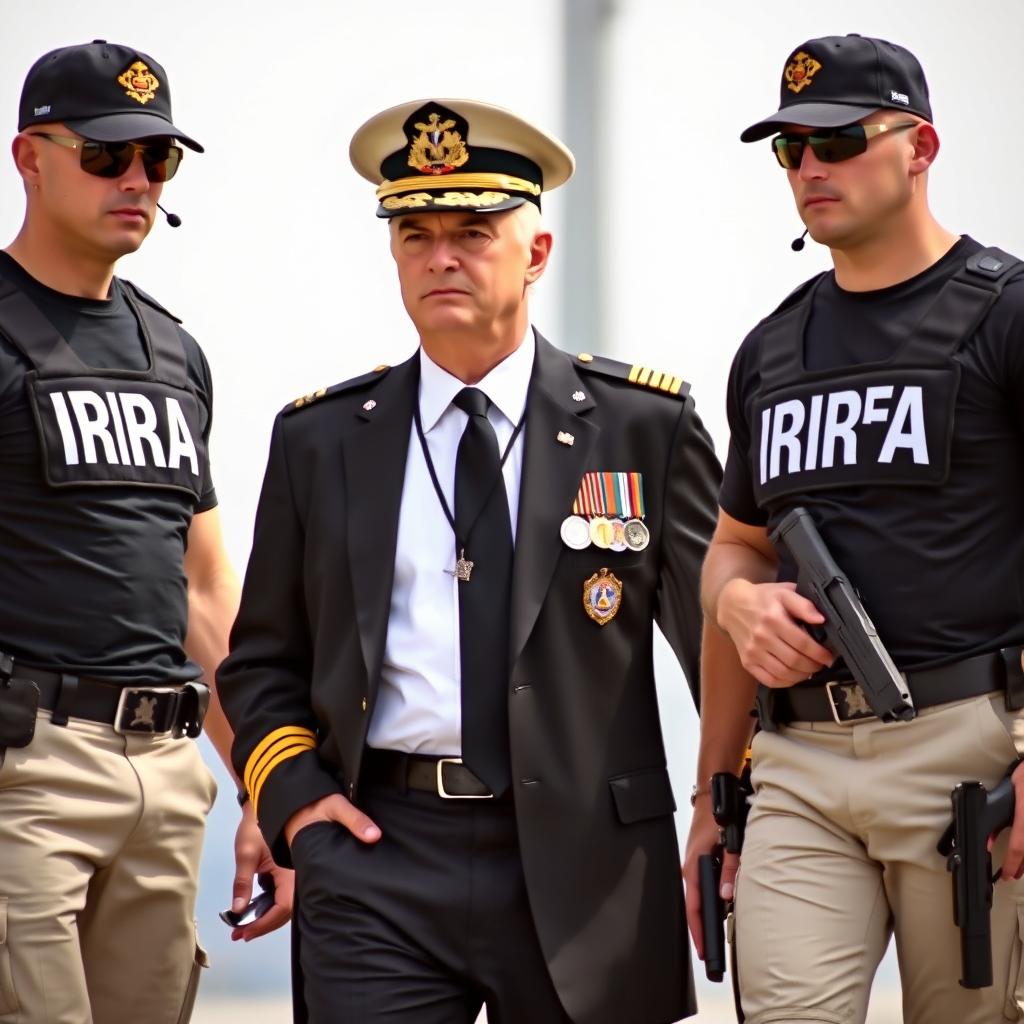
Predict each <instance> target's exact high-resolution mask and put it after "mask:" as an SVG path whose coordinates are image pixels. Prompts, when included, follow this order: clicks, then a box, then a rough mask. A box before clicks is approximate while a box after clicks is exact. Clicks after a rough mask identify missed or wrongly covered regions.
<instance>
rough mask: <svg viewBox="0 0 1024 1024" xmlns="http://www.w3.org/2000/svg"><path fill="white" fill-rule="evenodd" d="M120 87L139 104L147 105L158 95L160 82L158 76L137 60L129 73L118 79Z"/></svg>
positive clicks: (129, 69) (119, 76)
mask: <svg viewBox="0 0 1024 1024" xmlns="http://www.w3.org/2000/svg"><path fill="white" fill-rule="evenodd" d="M117 82H118V85H122V86H124V91H125V92H126V93H127V94H128V95H129V96H130V97H131V98H132V99H133V100H138V102H139V103H141V104H143V105H145V104H147V103H148V102H149V101H150V100H151V99H153V97H154V96H155V95H156V90H157V89H159V88H160V82H159V81H158V80H157V77H156V75H154V74H153V72H152V71H150V70H149V68H148V67H146V65H145V64H144V63H143V62H142V61H141V60H137V61H136V62H135V63H134V64H133V65H132V66H131V67H130V68H128V70H127V71H125V72H124V73H123V74H121V75H118V77H117Z"/></svg>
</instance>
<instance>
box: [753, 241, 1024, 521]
mask: <svg viewBox="0 0 1024 1024" xmlns="http://www.w3.org/2000/svg"><path fill="white" fill-rule="evenodd" d="M1020 267H1021V261H1020V260H1018V259H1016V258H1015V257H1013V256H1009V255H1007V254H1006V253H1004V252H1002V251H1001V250H999V249H983V250H982V251H981V252H978V253H976V254H975V255H974V256H972V257H970V258H969V259H968V260H967V261H966V264H965V266H963V267H962V268H961V269H960V270H958V271H957V273H956V274H954V276H953V277H952V278H951V279H950V280H949V281H947V282H946V284H945V285H944V286H943V288H942V290H941V291H940V292H939V294H938V296H937V297H936V299H935V301H934V302H933V303H932V305H931V306H930V307H929V309H928V311H927V313H925V315H924V317H923V319H922V321H921V323H919V324H918V326H917V327H916V328H915V329H914V331H913V332H912V333H911V335H910V337H909V338H908V339H907V340H906V341H905V342H904V343H903V345H902V346H901V347H900V348H899V349H898V350H897V351H896V352H894V353H893V355H892V356H890V357H889V358H888V359H886V360H884V361H882V362H874V363H861V364H858V365H855V366H847V367H838V368H831V369H827V370H818V371H813V372H812V371H808V370H807V369H806V368H805V367H804V335H805V332H806V328H807V321H808V319H809V317H810V313H811V308H812V305H813V302H814V295H815V293H816V291H817V289H818V287H819V286H820V285H821V282H822V280H823V278H824V275H820V276H819V277H817V278H815V279H813V280H812V281H810V282H808V283H807V284H806V285H804V286H803V287H802V288H801V289H799V290H798V291H797V292H796V293H794V296H792V297H791V299H790V300H788V301H787V302H786V303H784V304H783V306H782V307H781V311H780V312H779V313H777V314H776V315H774V316H773V317H771V318H770V319H769V320H767V321H766V322H765V323H764V324H763V326H762V328H761V330H762V337H761V363H760V375H761V380H760V385H759V387H758V390H757V391H756V392H755V394H754V401H753V416H752V423H751V468H752V475H753V481H754V495H755V497H756V499H757V503H758V504H759V505H761V506H762V507H763V506H764V505H765V504H766V503H767V502H769V501H771V500H773V499H777V498H779V497H782V496H785V495H794V494H806V493H808V492H809V491H814V490H820V489H822V488H826V487H829V488H831V487H842V486H845V485H862V486H863V485H869V486H884V485H886V484H904V485H906V484H911V485H914V484H917V485H922V486H935V485H937V484H941V483H943V482H944V481H945V479H946V477H947V475H948V473H949V457H950V448H951V444H952V439H953V416H954V410H955V405H956V396H957V390H958V387H959V384H960V364H959V363H958V362H957V361H956V359H954V354H955V352H956V350H957V349H958V348H959V347H960V345H961V344H962V343H963V342H964V341H965V340H966V339H967V338H969V337H970V336H971V335H972V334H973V333H974V331H975V330H977V328H978V326H979V325H980V324H981V322H982V320H984V318H985V316H986V314H987V313H988V311H989V309H990V308H991V306H992V304H993V303H994V302H995V300H996V298H997V297H998V296H999V293H1000V292H1001V291H1002V288H1003V285H1004V284H1005V282H1006V281H1007V279H1008V278H1009V277H1011V276H1013V275H1014V273H1015V272H1017V271H1019V270H1020Z"/></svg>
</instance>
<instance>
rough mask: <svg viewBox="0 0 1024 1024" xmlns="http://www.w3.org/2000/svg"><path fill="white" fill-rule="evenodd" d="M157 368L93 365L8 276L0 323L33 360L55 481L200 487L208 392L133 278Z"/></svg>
mask: <svg viewBox="0 0 1024 1024" xmlns="http://www.w3.org/2000/svg"><path fill="white" fill-rule="evenodd" d="M123 283H124V284H125V285H126V288H125V299H126V300H127V302H128V305H129V307H130V309H131V310H132V312H133V313H134V314H135V317H136V319H137V320H138V322H139V324H140V325H141V326H142V336H143V341H144V343H145V348H146V355H147V357H148V363H149V368H148V369H146V370H116V369H102V370H101V369H92V368H90V367H88V366H86V365H85V364H84V363H83V362H82V361H81V360H80V359H79V358H78V356H77V355H75V353H74V351H73V350H72V349H71V346H70V345H68V343H67V342H66V341H65V340H64V339H63V338H62V337H61V336H60V335H59V334H58V333H57V331H56V329H55V328H54V327H53V325H52V324H51V323H50V321H49V320H47V319H46V317H45V316H43V314H42V313H41V312H40V311H39V309H38V308H37V307H36V306H35V305H34V304H33V302H32V301H31V300H30V299H29V298H28V296H26V295H25V294H24V293H23V292H22V291H21V290H20V289H19V288H17V286H16V285H14V284H13V283H12V282H11V281H10V280H8V279H6V278H3V277H0V332H3V334H4V336H5V337H6V338H7V339H8V340H9V341H10V342H11V343H12V344H13V345H14V346H15V347H16V348H18V349H19V350H20V351H21V352H22V354H23V355H24V356H25V358H26V359H27V360H28V361H29V362H30V363H31V365H32V370H30V371H29V372H28V373H27V374H26V387H27V390H28V398H29V403H30V405H31V407H32V414H33V417H34V419H35V423H36V431H37V434H38V437H39V445H40V451H41V455H42V469H43V475H44V478H45V480H46V482H47V483H48V484H49V485H50V486H51V487H78V486H108V485H111V484H116V485H118V486H125V485H129V486H132V485H134V486H138V487H169V488H172V489H174V490H183V491H187V492H188V493H189V494H191V495H193V496H194V497H195V498H196V499H198V498H199V497H200V496H201V489H202V481H203V477H204V469H205V463H206V445H205V443H204V441H203V435H202V424H201V419H200V409H199V400H198V398H197V396H196V394H195V392H194V391H193V390H192V388H191V387H190V386H189V382H188V375H187V363H186V356H185V348H184V345H183V344H182V341H181V338H180V337H179V335H178V332H177V329H176V328H175V322H174V320H173V319H172V318H171V316H170V314H168V313H166V312H164V311H160V310H158V309H156V308H154V306H153V305H151V303H150V301H148V300H147V299H146V297H145V296H144V295H143V293H141V292H139V291H138V290H137V289H136V288H135V287H134V285H132V284H130V283H129V282H123Z"/></svg>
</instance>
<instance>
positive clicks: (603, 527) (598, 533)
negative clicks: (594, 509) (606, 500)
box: [590, 516, 615, 550]
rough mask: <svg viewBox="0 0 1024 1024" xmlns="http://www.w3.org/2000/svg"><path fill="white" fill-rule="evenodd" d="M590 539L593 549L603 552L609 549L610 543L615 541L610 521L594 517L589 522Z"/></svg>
mask: <svg viewBox="0 0 1024 1024" xmlns="http://www.w3.org/2000/svg"><path fill="white" fill-rule="evenodd" d="M590 539H591V540H592V541H593V543H594V546H595V547H599V548H602V549H603V550H607V549H608V548H610V547H611V546H612V541H613V540H615V527H614V526H612V523H611V520H610V519H606V518H605V517H604V516H594V518H593V519H591V520H590Z"/></svg>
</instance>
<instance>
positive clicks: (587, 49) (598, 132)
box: [559, 0, 617, 355]
mask: <svg viewBox="0 0 1024 1024" xmlns="http://www.w3.org/2000/svg"><path fill="white" fill-rule="evenodd" d="M616 6H617V4H616V0H563V22H564V23H563V39H564V46H563V54H564V58H563V67H562V75H563V89H564V97H565V141H566V144H567V145H568V146H569V148H570V149H571V150H572V151H573V154H574V155H575V157H576V175H575V177H574V178H573V180H572V182H571V183H570V184H569V187H568V188H567V189H566V193H565V224H566V227H565V230H564V231H563V237H562V238H561V239H559V241H560V242H561V244H562V245H563V246H564V251H565V258H564V263H563V266H564V267H565V277H564V280H565V295H564V301H563V303H562V311H563V312H562V316H563V322H562V335H561V339H560V343H561V344H562V345H564V346H565V347H566V348H567V349H568V350H569V351H576V352H578V351H597V352H604V353H606V354H609V355H611V354H612V353H611V352H610V351H609V348H608V338H607V337H606V330H605V321H606V317H605V311H606V310H605V303H604V281H603V273H602V245H603V244H604V230H603V228H604V221H605V217H604V203H605V196H604V184H605V183H604V176H603V174H602V171H601V168H602V166H603V159H602V158H603V155H604V147H603V144H602V143H603V138H602V120H601V117H600V111H601V110H602V108H603V106H604V104H603V103H602V100H603V98H604V81H605V78H606V77H607V76H606V74H605V73H603V72H604V71H605V68H606V65H607V60H606V47H605V41H606V39H607V34H608V30H609V25H610V23H611V20H612V17H613V16H614V14H615V10H616Z"/></svg>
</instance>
